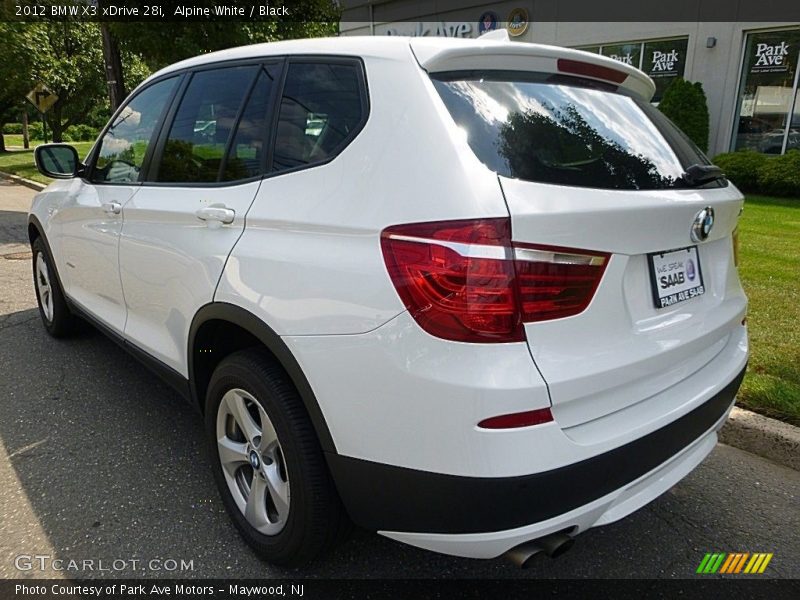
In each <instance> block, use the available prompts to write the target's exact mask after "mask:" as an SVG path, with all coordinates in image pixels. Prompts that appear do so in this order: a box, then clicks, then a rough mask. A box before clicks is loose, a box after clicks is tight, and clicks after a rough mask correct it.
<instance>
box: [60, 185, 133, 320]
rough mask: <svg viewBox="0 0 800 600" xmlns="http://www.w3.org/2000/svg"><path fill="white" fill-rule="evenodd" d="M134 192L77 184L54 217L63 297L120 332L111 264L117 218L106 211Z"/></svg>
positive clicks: (121, 316)
mask: <svg viewBox="0 0 800 600" xmlns="http://www.w3.org/2000/svg"><path fill="white" fill-rule="evenodd" d="M137 190H138V187H136V186H133V185H120V186H99V185H93V184H91V183H86V182H85V181H81V180H77V181H76V184H75V186H74V187H73V188H72V189H71V190H70V193H69V195H68V196H67V198H66V201H65V202H64V204H63V205H62V206H61V208H60V210H59V213H58V216H57V219H58V221H59V224H60V226H61V250H60V254H61V256H62V257H63V261H64V262H63V266H64V268H63V269H62V270H63V277H62V281H64V282H65V285H66V286H67V290H66V292H67V295H68V296H69V297H70V298H71V299H72V300H74V301H75V302H77V303H78V304H79V305H80V306H81V307H83V308H84V309H86V310H87V311H88V312H90V313H91V314H92V315H94V316H95V317H97V318H98V319H99V320H100V321H102V322H103V323H105V324H106V325H107V326H109V327H110V328H112V329H113V330H114V331H117V332H120V333H121V332H122V330H123V329H124V327H125V301H124V299H123V296H122V285H121V284H120V280H119V267H118V264H117V246H118V243H119V234H120V230H121V228H122V215H121V214H114V212H113V211H111V210H107V208H110V207H109V205H111V204H112V203H114V202H116V203H117V204H118V205H119V206H122V205H123V204H125V203H126V202H127V201H128V200H129V199H130V198H132V197H133V195H134V194H135V193H136V192H137ZM104 207H105V208H104Z"/></svg>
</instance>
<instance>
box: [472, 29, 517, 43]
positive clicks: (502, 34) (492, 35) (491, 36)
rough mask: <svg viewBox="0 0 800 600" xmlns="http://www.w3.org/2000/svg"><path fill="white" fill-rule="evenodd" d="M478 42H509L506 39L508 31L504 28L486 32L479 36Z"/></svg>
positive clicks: (508, 39)
mask: <svg viewBox="0 0 800 600" xmlns="http://www.w3.org/2000/svg"><path fill="white" fill-rule="evenodd" d="M477 39H479V40H490V41H493V42H510V41H511V39H510V38H509V37H508V30H507V29H506V28H502V29H493V30H492V31H487V32H486V33H484V34H482V35H479V36H478V38H477Z"/></svg>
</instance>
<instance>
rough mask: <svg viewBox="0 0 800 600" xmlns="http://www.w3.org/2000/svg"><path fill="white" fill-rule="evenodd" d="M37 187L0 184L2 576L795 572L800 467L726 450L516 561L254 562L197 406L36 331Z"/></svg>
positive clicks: (348, 557)
mask: <svg viewBox="0 0 800 600" xmlns="http://www.w3.org/2000/svg"><path fill="white" fill-rule="evenodd" d="M33 193H34V192H32V191H31V190H28V189H26V188H21V187H17V186H10V185H8V184H5V183H4V182H0V578H18V577H59V576H69V577H142V576H147V577H178V576H181V577H186V576H189V577H204V578H208V577H242V578H265V577H282V578H286V577H288V578H297V577H336V578H342V577H353V578H364V577H366V578H403V579H408V578H429V577H430V578H548V577H558V578H605V577H646V578H676V577H697V576H696V575H695V570H696V568H697V566H698V564H699V563H700V561H701V559H702V558H703V556H704V555H705V553H707V552H770V553H773V554H774V556H773V558H772V561H771V562H770V564H769V566H768V568H767V570H766V572H765V573H764V575H760V576H759V577H791V578H798V577H800V561H798V556H800V510H798V509H800V473H798V472H797V471H794V470H791V469H788V468H786V467H783V466H780V465H776V464H774V463H771V462H769V461H767V460H765V459H762V458H759V457H757V456H754V455H751V454H748V453H746V452H743V451H741V450H737V449H735V448H732V447H729V446H724V445H718V446H717V448H716V449H715V450H714V452H713V453H712V454H711V456H710V457H709V458H708V459H706V461H705V462H704V463H703V464H702V465H701V466H700V467H699V468H698V469H697V470H696V471H694V472H693V473H692V474H690V475H689V476H688V477H687V478H686V479H684V480H683V481H682V482H681V483H680V484H678V485H677V486H675V487H674V488H673V489H671V490H670V491H669V492H667V493H666V494H665V495H663V496H662V497H661V498H659V499H657V500H655V501H654V502H652V503H651V504H649V505H648V506H646V507H645V508H643V509H642V510H640V511H639V512H637V513H635V514H633V515H631V516H629V517H628V518H626V519H623V520H622V521H621V522H618V523H614V524H611V525H608V526H605V527H599V528H596V529H593V530H591V531H589V532H587V533H585V534H584V535H582V536H580V537H579V538H578V540H577V542H576V543H575V546H574V547H573V549H572V550H571V551H569V552H568V553H567V554H565V555H564V556H562V557H560V558H558V559H556V560H550V559H548V558H545V557H539V558H537V560H536V561H535V562H534V564H533V566H532V567H531V568H530V569H528V570H525V571H523V570H519V569H517V568H515V567H514V566H512V565H511V564H510V563H507V562H505V561H503V560H491V561H479V560H469V559H461V558H454V557H448V556H442V555H437V554H433V553H429V552H425V551H423V550H417V549H414V548H411V547H408V546H404V545H401V544H399V543H397V542H393V541H391V540H388V539H385V538H382V537H380V536H378V535H375V534H372V533H368V532H364V531H355V532H354V533H353V535H352V536H351V537H350V538H349V539H348V540H347V541H345V542H344V543H343V544H342V545H341V546H339V547H338V548H337V549H336V550H335V552H334V553H333V554H332V555H331V556H329V557H328V558H326V559H324V560H321V561H319V562H318V563H317V564H315V565H312V566H310V567H307V568H304V569H301V570H286V569H279V568H275V567H273V566H270V565H268V564H265V563H263V562H261V561H259V560H258V559H257V558H256V557H255V555H253V554H252V553H251V552H250V550H249V549H248V547H247V546H246V545H245V544H244V543H243V542H242V541H241V540H240V539H239V537H238V535H237V533H236V531H235V530H234V528H233V526H232V525H231V524H230V522H229V520H228V517H227V516H226V514H225V512H224V509H223V507H222V503H221V502H220V500H219V497H218V495H217V491H216V489H215V487H214V482H213V480H212V476H211V472H210V468H209V453H208V452H207V450H206V446H205V441H204V438H203V432H202V427H201V422H200V419H199V416H198V415H197V414H196V413H195V411H194V410H193V409H192V408H190V407H189V406H188V405H186V404H184V403H183V402H182V401H181V400H180V399H179V398H178V397H177V396H176V395H175V394H174V393H173V392H172V391H171V390H170V389H169V388H167V387H166V386H164V385H163V384H161V383H160V382H159V381H158V380H157V379H156V378H155V377H153V376H152V375H151V374H150V373H149V372H148V371H147V370H146V369H145V368H144V367H142V366H140V365H139V364H138V363H137V362H136V361H135V360H134V359H132V358H131V357H129V356H128V355H127V354H126V353H125V352H124V351H123V350H121V349H119V348H118V347H117V346H116V345H115V344H114V343H112V342H111V341H109V340H107V339H106V338H105V337H103V336H102V335H101V334H99V333H97V332H95V331H93V330H91V329H88V330H87V331H85V332H83V333H82V334H80V335H79V336H78V337H76V338H74V339H70V340H53V339H51V338H49V337H48V336H47V335H46V334H45V331H44V329H43V328H42V326H41V323H40V321H39V314H38V311H37V310H36V308H35V298H34V292H33V287H32V283H31V268H30V255H29V253H28V250H27V249H26V247H25V245H24V244H25V241H26V235H25V212H24V211H25V210H26V209H27V206H28V203H29V202H30V199H31V198H32V196H33ZM543 493H546V491H544V492H543ZM37 555H38V556H46V557H49V558H45V559H35V558H28V557H33V556H37ZM20 557H21V558H20ZM52 559H58V560H60V561H61V562H60V563H56V564H57V565H58V566H59V567H60V568H61V569H65V570H55V569H54V568H53V567H54V566H55V565H53V563H52V562H51V560H52ZM70 561H74V563H71V562H70ZM86 561H91V562H86ZM172 561H174V562H172ZM181 563H183V569H184V570H182V568H181ZM42 564H44V566H45V569H44V570H43V571H42V570H41V569H40V568H39V567H40V566H41V565H42ZM73 566H75V567H76V570H73V569H72V567H73ZM704 577H710V576H707V575H706V576H704Z"/></svg>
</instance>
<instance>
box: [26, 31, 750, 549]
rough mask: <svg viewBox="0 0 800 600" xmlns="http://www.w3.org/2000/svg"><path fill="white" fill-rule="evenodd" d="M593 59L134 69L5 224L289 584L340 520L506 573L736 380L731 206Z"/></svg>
mask: <svg viewBox="0 0 800 600" xmlns="http://www.w3.org/2000/svg"><path fill="white" fill-rule="evenodd" d="M653 91H654V85H653V82H652V81H651V80H650V79H649V78H648V77H647V76H646V75H644V74H643V73H642V72H640V71H638V70H636V69H633V68H631V67H629V66H626V65H624V64H620V63H617V62H614V61H612V60H609V59H606V58H603V57H601V56H596V55H592V54H587V53H584V52H579V51H575V50H568V49H564V48H554V47H548V46H540V45H534V44H525V43H511V42H508V41H506V40H502V39H479V40H453V39H446V40H445V39H408V38H396V37H395V38H339V39H316V40H302V41H290V42H279V43H271V44H265V45H256V46H249V47H244V48H236V49H232V50H226V51H223V52H217V53H213V54H207V55H203V56H200V57H197V58H193V59H190V60H186V61H183V62H180V63H178V64H175V65H173V66H170V67H167V68H166V69H163V70H162V71H159V72H158V73H156V74H155V75H153V76H152V77H150V78H149V79H147V80H146V81H145V82H144V83H142V84H141V85H140V86H139V87H138V88H137V89H136V90H135V91H134V92H133V93H132V94H131V96H130V97H129V99H128V100H127V101H126V102H125V104H124V106H123V107H122V108H120V109H119V110H118V111H117V113H116V114H115V115H114V117H113V118H112V119H111V121H110V123H109V125H108V126H107V127H106V129H105V130H104V131H103V132H102V134H101V136H100V138H99V139H98V141H97V142H96V144H95V145H94V147H93V149H92V150H91V151H90V152H89V154H88V156H87V157H86V159H85V161H84V162H79V161H78V157H77V156H76V154H75V151H74V150H73V149H72V148H71V147H69V146H66V145H59V144H55V145H47V146H40V147H39V148H37V151H36V158H37V164H38V166H39V168H40V169H41V170H42V172H44V173H45V174H48V175H50V176H52V177H55V178H57V179H58V180H57V181H55V182H54V183H52V184H51V185H50V186H48V188H47V189H46V190H45V191H43V192H42V193H40V194H38V195H37V196H36V198H35V200H34V202H33V206H32V208H31V213H30V221H29V233H30V240H31V244H32V247H33V270H34V277H35V281H36V294H37V298H38V301H39V307H40V311H41V316H42V319H43V322H44V326H45V327H46V329H47V331H48V332H49V333H51V334H52V335H54V336H62V335H65V334H67V333H69V332H70V331H71V329H72V326H73V324H74V322H75V318H76V317H81V318H82V319H83V320H88V321H89V322H91V323H93V324H95V325H96V326H97V327H98V328H100V329H101V330H103V331H105V332H106V333H108V334H109V335H110V336H111V337H112V338H114V339H115V340H117V341H118V342H119V343H120V344H121V345H122V346H123V347H125V348H126V349H128V350H130V351H132V353H133V354H134V355H136V356H138V357H139V358H140V359H142V360H143V361H144V362H145V363H147V364H148V365H149V366H150V367H151V368H152V369H153V370H154V371H156V372H157V373H158V374H160V375H162V376H163V377H164V379H166V381H167V382H169V383H170V384H172V385H173V386H174V387H175V389H176V390H178V391H179V392H180V393H181V394H183V395H184V396H185V397H186V398H187V399H188V400H189V401H190V402H191V403H192V404H194V405H195V406H197V407H199V409H200V410H201V411H202V412H203V413H204V415H205V416H204V418H205V423H206V427H207V436H208V438H209V441H210V443H211V444H212V446H213V449H214V450H213V455H214V458H215V461H214V464H213V470H214V475H215V478H216V481H217V483H218V485H219V489H220V492H221V495H222V499H223V501H224V504H225V506H226V508H227V510H228V511H229V512H230V515H231V517H232V519H233V521H234V523H235V524H236V525H237V527H238V529H239V530H240V532H241V533H242V535H243V536H244V538H245V539H246V540H247V541H248V542H249V543H250V544H251V545H252V546H253V548H255V550H256V551H257V552H258V553H259V554H260V555H261V556H263V557H265V558H266V559H268V560H270V561H274V562H276V563H280V564H300V563H302V562H304V561H307V560H310V559H312V558H314V557H316V556H318V555H319V554H320V553H321V552H322V551H323V550H325V549H327V548H329V547H330V546H331V544H332V543H333V542H334V541H335V540H336V539H337V538H338V537H340V534H341V532H342V531H346V529H347V526H348V524H349V523H350V522H351V521H352V522H355V523H356V524H358V525H360V526H363V527H365V528H368V529H370V530H373V531H377V532H379V533H381V534H383V535H385V536H388V537H390V538H393V539H395V540H399V541H402V542H405V543H408V544H412V545H414V546H418V547H421V548H427V549H430V550H434V551H437V552H443V553H447V554H453V555H458V556H467V557H478V558H491V557H497V556H500V555H503V554H507V555H509V556H510V557H512V558H514V559H515V560H516V561H517V562H518V563H520V564H525V563H526V561H527V560H528V559H529V558H530V557H531V556H532V555H534V554H535V553H537V552H545V553H547V554H549V555H551V556H553V555H557V554H559V553H560V552H563V551H564V550H565V549H566V548H568V547H569V545H570V544H571V543H572V539H573V538H574V536H575V535H576V534H578V533H580V532H582V531H584V530H586V529H588V528H590V527H593V526H597V525H603V524H606V523H611V522H613V521H616V520H618V519H620V518H622V517H624V516H625V515H628V514H629V513H631V512H633V511H635V510H636V509H638V508H640V507H641V506H643V505H645V504H646V503H648V502H649V501H651V500H653V499H654V498H656V497H657V496H658V495H660V494H662V493H663V492H665V491H666V490H667V489H668V488H670V486H672V485H674V484H675V483H676V482H677V481H679V480H680V479H681V478H682V477H684V476H685V475H686V474H687V473H689V472H690V471H691V470H692V469H694V468H695V467H696V466H697V465H698V464H699V463H700V462H701V461H702V460H703V458H704V457H705V456H706V455H707V454H708V453H709V452H710V451H711V449H712V448H713V447H714V444H715V442H716V440H717V434H716V432H717V431H718V430H719V428H720V427H721V426H722V424H723V422H724V421H725V419H726V417H727V415H728V412H729V411H730V409H731V406H732V404H733V401H734V396H735V393H736V391H737V389H738V387H739V384H740V382H741V380H742V377H743V375H744V370H745V365H746V362H747V355H748V348H747V331H746V328H745V312H746V307H747V300H746V298H745V295H744V293H743V291H742V288H741V285H740V282H739V278H738V275H737V271H736V267H735V228H736V225H737V220H738V217H739V214H740V212H741V209H742V204H743V198H742V195H741V194H740V193H739V191H738V190H737V189H736V188H735V187H734V186H733V185H732V184H731V183H729V182H728V181H727V180H726V179H725V178H724V176H723V175H722V174H721V173H720V171H719V169H718V168H716V167H714V166H713V165H710V164H709V162H708V160H707V158H706V157H705V156H704V155H703V154H702V153H701V152H700V151H699V150H698V149H697V148H696V147H695V146H694V145H693V144H692V143H691V142H690V141H689V140H688V138H687V137H686V136H685V135H684V134H682V133H681V132H680V131H679V130H678V129H677V128H676V127H675V126H674V125H672V124H671V122H669V121H668V120H667V119H666V118H665V117H664V116H662V115H661V114H660V113H659V112H658V110H657V109H655V108H653V107H652V106H651V105H650V103H649V100H650V98H651V96H652V94H653Z"/></svg>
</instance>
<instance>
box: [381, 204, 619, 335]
mask: <svg viewBox="0 0 800 600" xmlns="http://www.w3.org/2000/svg"><path fill="white" fill-rule="evenodd" d="M381 247H382V250H383V256H384V260H385V262H386V267H387V269H388V271H389V276H390V277H391V279H392V283H394V286H395V288H396V289H397V293H398V294H399V296H400V299H401V300H402V301H403V303H404V304H405V305H406V308H408V310H409V312H410V313H411V315H412V316H413V317H414V319H415V320H416V321H417V323H418V324H419V325H420V326H421V327H422V328H423V329H424V330H425V331H427V332H428V333H430V334H431V335H435V336H437V337H440V338H444V339H448V340H454V341H459V342H484V343H487V342H488V343H491V342H519V341H523V340H524V339H525V330H524V328H523V323H524V322H532V321H543V320H547V319H556V318H561V317H567V316H571V315H575V314H578V313H579V312H582V311H583V310H585V309H586V307H587V306H588V305H589V302H590V301H591V299H592V296H593V295H594V292H595V290H596V289H597V285H598V284H599V282H600V279H601V278H602V275H603V271H604V270H605V266H606V263H607V262H608V256H609V255H608V254H603V253H592V254H586V253H584V252H581V251H578V250H570V249H564V248H553V247H548V246H532V245H528V244H513V245H512V243H511V221H510V219H508V218H499V219H475V220H463V221H439V222H432V223H414V224H410V225H397V226H393V227H389V228H387V229H385V230H384V231H383V233H382V235H381Z"/></svg>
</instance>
